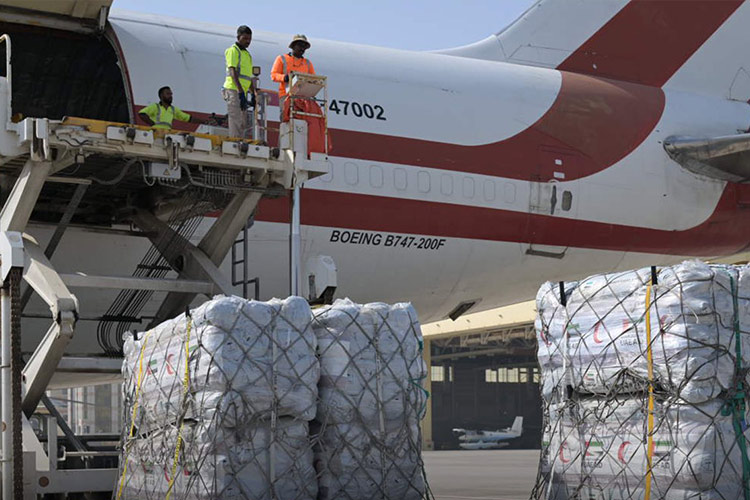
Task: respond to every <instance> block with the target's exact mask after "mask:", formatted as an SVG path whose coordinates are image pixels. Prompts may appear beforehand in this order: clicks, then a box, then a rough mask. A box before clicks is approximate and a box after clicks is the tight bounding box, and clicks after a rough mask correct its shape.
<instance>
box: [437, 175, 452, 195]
mask: <svg viewBox="0 0 750 500" xmlns="http://www.w3.org/2000/svg"><path fill="white" fill-rule="evenodd" d="M440 192H442V193H443V194H444V195H445V196H450V195H452V194H453V177H452V176H450V175H448V174H443V175H441V176H440Z"/></svg>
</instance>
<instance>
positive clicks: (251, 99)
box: [250, 94, 255, 108]
mask: <svg viewBox="0 0 750 500" xmlns="http://www.w3.org/2000/svg"><path fill="white" fill-rule="evenodd" d="M250 107H251V108H254V107H255V94H250Z"/></svg>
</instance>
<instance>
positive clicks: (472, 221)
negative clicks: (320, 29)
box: [39, 6, 750, 321]
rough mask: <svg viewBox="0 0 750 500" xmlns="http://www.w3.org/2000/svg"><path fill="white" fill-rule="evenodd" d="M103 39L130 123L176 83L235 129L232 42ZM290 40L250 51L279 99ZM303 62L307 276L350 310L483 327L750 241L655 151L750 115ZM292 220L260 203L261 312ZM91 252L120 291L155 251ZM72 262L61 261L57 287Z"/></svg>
mask: <svg viewBox="0 0 750 500" xmlns="http://www.w3.org/2000/svg"><path fill="white" fill-rule="evenodd" d="M742 8H743V9H745V11H747V8H746V6H743V7H742ZM110 23H111V26H112V29H113V35H112V36H113V39H115V40H116V47H117V49H118V51H119V57H120V60H121V66H122V68H123V70H124V71H123V73H124V77H125V79H126V90H127V92H128V94H129V95H128V97H129V101H130V105H131V108H132V110H131V111H132V115H133V116H135V115H136V114H137V110H138V109H140V107H142V106H145V105H147V104H149V103H150V102H153V101H154V100H155V97H156V91H157V89H158V88H160V87H161V86H164V85H169V86H171V88H172V89H173V91H174V95H175V101H174V102H175V104H176V105H178V106H179V107H180V108H182V109H183V110H185V111H187V112H189V113H195V114H198V115H199V116H206V115H209V114H210V113H212V112H216V113H225V112H226V106H225V103H224V101H223V100H222V98H221V96H220V87H221V85H222V82H223V79H224V74H225V71H224V60H223V52H224V49H226V48H227V47H229V46H230V45H231V44H232V43H233V42H234V36H233V28H231V27H226V26H218V25H213V24H207V23H199V22H191V21H181V20H173V19H164V18H161V17H156V16H150V15H140V14H131V13H115V14H113V15H111V16H110ZM290 39H291V37H290V36H288V35H274V34H267V33H255V35H254V39H253V42H252V45H251V46H250V49H249V50H250V52H251V53H252V55H253V59H254V64H255V65H257V66H260V67H261V68H262V75H261V87H262V88H264V89H270V90H276V89H277V84H275V83H273V82H271V81H270V77H269V73H270V68H271V65H272V63H273V60H274V58H275V57H276V56H277V55H279V54H281V53H286V52H287V51H288V49H287V48H286V46H287V44H288V41H289V40H290ZM306 56H307V57H309V58H310V60H311V61H313V63H314V65H315V68H316V70H317V72H318V73H319V74H324V75H326V76H327V77H328V92H329V100H330V101H329V109H328V117H329V127H330V129H331V131H332V137H333V150H332V152H331V155H330V172H329V173H328V174H327V175H325V176H323V177H321V178H318V179H314V180H312V181H310V182H308V183H307V184H306V185H305V187H304V189H303V194H302V205H301V211H302V240H303V258H302V261H303V262H305V261H306V259H307V258H309V257H311V256H315V255H329V256H331V257H333V260H334V261H335V263H336V266H337V269H338V289H337V292H336V296H337V297H345V296H348V297H351V298H352V299H354V300H357V301H361V302H365V301H373V300H382V301H386V302H395V301H401V300H408V301H411V302H413V303H414V305H415V306H416V308H417V310H418V311H419V313H420V317H421V319H422V320H423V321H429V320H435V319H441V318H444V317H446V315H447V314H448V313H450V311H452V310H453V309H454V308H455V307H456V306H457V305H458V304H460V303H462V302H475V305H474V307H473V308H472V309H471V311H472V312H473V311H477V310H481V309H487V308H490V307H495V306H500V305H504V304H508V303H512V302H517V301H520V300H525V299H529V298H531V297H533V294H534V293H535V291H536V290H537V288H538V287H539V284H540V283H541V282H543V281H546V280H560V279H571V278H576V277H581V276H584V275H587V274H591V273H595V272H604V271H612V270H616V269H627V268H633V267H637V266H644V265H653V264H667V263H671V262H675V261H678V260H680V259H682V258H684V257H685V256H715V255H729V254H734V253H737V252H739V251H742V250H743V249H744V248H746V247H747V245H748V243H750V225H748V222H750V216H749V215H748V213H747V211H746V210H745V208H744V206H745V204H746V203H747V202H748V201H750V190H749V189H748V188H747V187H746V186H741V185H737V184H728V183H725V182H721V181H717V180H712V179H709V178H704V177H700V176H697V175H695V174H692V173H690V172H688V171H686V170H684V169H683V168H682V167H680V166H679V165H678V164H676V163H675V162H673V161H672V160H670V159H669V157H668V156H667V155H666V154H665V152H664V150H663V145H662V143H663V141H664V139H665V138H666V137H668V136H672V135H680V134H690V135H707V136H710V135H722V134H733V133H737V131H738V130H744V129H746V128H747V127H748V125H750V106H748V104H747V103H746V102H744V101H738V100H730V99H727V98H726V97H724V96H719V95H712V94H707V93H698V92H690V91H685V90H681V89H675V88H669V87H663V86H662V85H661V84H660V83H659V82H658V81H656V83H655V84H653V85H646V84H642V83H634V82H629V81H623V80H620V79H616V78H609V77H606V76H596V75H593V76H592V75H587V74H580V73H577V72H572V71H566V70H560V69H551V68H542V67H532V66H522V65H518V64H510V63H504V62H495V61H487V60H480V59H472V58H467V57H457V56H452V55H444V54H437V53H421V52H409V51H402V50H394V49H384V48H376V47H367V46H359V45H353V44H348V43H337V42H330V41H324V40H312V48H311V49H310V50H309V51H308V53H307V54H306ZM657 76H658V75H657ZM666 76H670V75H666ZM665 78H666V77H665ZM275 113H276V109H275V108H274V109H272V110H271V117H272V118H274V117H275ZM288 220H289V210H288V200H286V199H283V198H282V199H277V200H264V201H263V202H262V203H261V205H260V206H259V208H258V211H257V213H256V216H255V223H254V225H253V227H252V228H251V230H250V238H251V240H252V255H251V257H250V272H251V274H252V275H253V276H259V277H260V281H261V294H262V295H263V296H264V297H270V296H284V295H286V294H287V293H288V257H287V248H288V234H289V227H288ZM209 224H210V220H207V221H206V222H205V224H203V227H204V228H205V227H207V226H208V225H209ZM72 231H74V230H71V236H66V238H75V236H73V235H72V234H73V233H72ZM44 233H45V231H39V235H40V239H41V240H42V241H43V240H44V238H45V235H44ZM200 233H201V231H199V233H198V234H197V235H196V238H197V237H200ZM86 238H90V239H92V240H95V241H96V244H97V245H101V247H102V252H105V253H108V255H110V252H114V253H121V254H122V258H119V259H118V261H119V262H121V269H110V270H109V272H110V273H112V274H129V273H130V272H131V271H132V269H133V266H134V265H135V264H136V263H137V261H138V260H139V259H140V257H141V255H142V253H145V251H146V248H147V246H146V243H145V241H143V240H142V239H141V241H136V242H132V241H131V240H128V242H127V243H125V239H122V241H120V240H119V239H118V238H112V237H107V238H99V239H97V238H95V237H94V236H91V235H90V236H86ZM122 238H125V237H124V236H123V237H122ZM74 254H75V247H74V246H72V245H69V246H67V247H65V246H63V247H62V248H61V250H60V255H59V256H57V257H56V260H57V261H58V262H59V267H60V268H61V270H63V271H65V270H66V267H67V266H68V265H69V263H71V262H72V260H74ZM78 264H80V265H82V266H83V267H84V268H86V267H87V266H88V267H92V268H96V267H97V266H98V264H97V263H96V262H78ZM224 269H225V270H226V271H227V272H229V263H228V262H225V263H224ZM76 270H86V269H76ZM92 272H93V270H92ZM97 300H98V301H99V302H97ZM107 300H108V298H106V297H101V298H93V299H92V301H89V302H84V301H82V303H92V304H94V306H93V307H94V308H98V307H100V306H101V307H103V308H106V306H107V305H108V304H107V303H106V301H107Z"/></svg>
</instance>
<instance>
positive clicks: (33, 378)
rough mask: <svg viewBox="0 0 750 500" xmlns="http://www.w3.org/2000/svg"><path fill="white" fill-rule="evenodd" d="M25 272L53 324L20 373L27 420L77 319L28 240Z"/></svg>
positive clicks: (71, 301) (73, 303)
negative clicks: (42, 301)
mask: <svg viewBox="0 0 750 500" xmlns="http://www.w3.org/2000/svg"><path fill="white" fill-rule="evenodd" d="M24 244H25V248H26V272H25V274H24V279H26V281H27V282H28V283H29V285H30V286H31V287H32V288H33V289H34V290H36V292H37V293H38V294H39V295H40V296H41V297H42V299H44V301H45V302H46V303H47V305H49V307H50V311H51V313H52V320H53V323H52V325H51V326H50V328H49V330H48V331H47V334H46V335H45V336H44V338H43V339H42V341H41V343H40V344H39V345H38V346H37V348H36V350H35V351H34V353H33V354H32V355H31V358H29V361H28V362H27V363H26V366H25V367H24V369H23V375H24V380H25V381H26V394H25V395H24V398H23V403H22V408H23V412H24V413H25V414H26V415H27V416H28V415H31V414H32V413H33V412H34V410H35V409H36V406H37V404H39V400H40V399H41V397H42V395H43V394H44V391H45V389H46V388H47V385H48V384H49V381H50V380H51V379H52V376H53V375H54V373H55V369H56V368H57V365H58V363H59V362H60V359H61V358H62V356H63V354H64V352H65V347H66V346H67V345H68V343H69V342H70V340H71V339H72V338H73V329H74V327H75V323H76V320H77V316H78V299H76V297H75V296H74V295H73V294H71V293H70V291H69V290H68V288H67V287H66V286H65V284H64V283H63V281H62V279H61V278H60V275H59V274H57V272H56V271H55V269H54V268H53V267H52V264H51V263H50V262H49V260H48V259H47V257H45V256H44V253H43V252H42V249H41V248H39V246H38V245H37V244H36V241H34V240H33V239H32V238H31V237H29V236H25V237H24Z"/></svg>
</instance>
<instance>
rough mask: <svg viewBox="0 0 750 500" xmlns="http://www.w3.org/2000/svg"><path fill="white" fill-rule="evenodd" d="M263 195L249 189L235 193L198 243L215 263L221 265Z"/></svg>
mask: <svg viewBox="0 0 750 500" xmlns="http://www.w3.org/2000/svg"><path fill="white" fill-rule="evenodd" d="M262 196H263V194H262V193H256V192H247V191H244V192H240V193H237V194H235V195H234V198H233V199H232V201H230V202H229V205H227V207H226V208H225V209H224V211H223V212H222V213H221V215H220V216H219V218H218V219H216V222H214V224H213V226H211V229H209V230H208V232H207V233H206V235H205V236H204V237H203V239H202V240H201V242H200V243H198V248H199V249H201V250H203V251H204V252H205V253H206V255H208V257H209V258H210V259H211V262H213V263H214V264H215V265H217V266H219V265H221V263H222V262H223V261H224V259H225V258H226V256H227V254H228V253H229V250H230V249H231V248H232V243H234V240H236V239H237V235H238V234H240V231H241V230H242V226H244V225H245V224H247V219H249V218H250V216H251V215H252V213H253V211H254V210H255V207H257V206H258V202H259V201H260V199H261V197H262Z"/></svg>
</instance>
